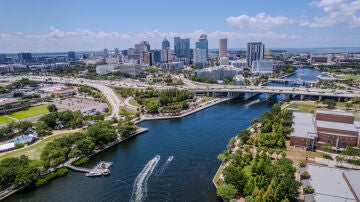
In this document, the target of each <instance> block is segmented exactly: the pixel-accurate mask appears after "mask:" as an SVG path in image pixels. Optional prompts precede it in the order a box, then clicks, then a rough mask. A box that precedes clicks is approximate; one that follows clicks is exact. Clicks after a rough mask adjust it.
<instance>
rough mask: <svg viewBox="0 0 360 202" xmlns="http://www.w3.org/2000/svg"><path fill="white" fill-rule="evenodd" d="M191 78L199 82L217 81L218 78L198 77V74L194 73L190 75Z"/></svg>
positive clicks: (212, 82)
mask: <svg viewBox="0 0 360 202" xmlns="http://www.w3.org/2000/svg"><path fill="white" fill-rule="evenodd" d="M190 79H191V80H193V81H197V82H202V83H211V84H214V83H217V80H216V79H213V78H210V77H198V76H196V75H193V76H191V77H190Z"/></svg>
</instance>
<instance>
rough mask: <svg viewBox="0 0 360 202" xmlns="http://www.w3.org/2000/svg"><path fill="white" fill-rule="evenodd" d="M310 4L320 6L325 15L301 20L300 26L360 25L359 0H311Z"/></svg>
mask: <svg viewBox="0 0 360 202" xmlns="http://www.w3.org/2000/svg"><path fill="white" fill-rule="evenodd" d="M310 6H314V7H318V8H321V9H322V10H323V11H324V12H325V13H326V15H325V16H323V17H314V18H313V19H312V20H302V21H301V22H300V25H301V26H309V27H332V26H346V27H353V28H356V27H360V17H359V15H358V12H359V11H360V0H321V1H313V2H311V3H310Z"/></svg>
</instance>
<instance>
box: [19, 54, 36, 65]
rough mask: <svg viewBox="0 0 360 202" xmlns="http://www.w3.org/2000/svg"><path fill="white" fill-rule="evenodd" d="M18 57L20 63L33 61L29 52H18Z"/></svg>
mask: <svg viewBox="0 0 360 202" xmlns="http://www.w3.org/2000/svg"><path fill="white" fill-rule="evenodd" d="M18 57H19V60H20V62H21V63H23V64H25V63H30V62H32V61H33V58H32V55H31V53H18Z"/></svg>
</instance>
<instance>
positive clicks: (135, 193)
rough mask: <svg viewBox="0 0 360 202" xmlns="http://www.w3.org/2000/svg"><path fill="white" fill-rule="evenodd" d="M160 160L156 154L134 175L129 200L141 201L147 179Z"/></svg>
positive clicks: (145, 189)
mask: <svg viewBox="0 0 360 202" xmlns="http://www.w3.org/2000/svg"><path fill="white" fill-rule="evenodd" d="M159 160H160V155H156V156H155V157H154V158H153V159H151V160H150V161H149V162H148V163H147V164H146V165H145V167H144V168H143V170H142V171H141V172H140V173H139V175H138V176H137V177H136V179H135V182H134V185H133V190H132V193H131V198H130V201H131V202H139V201H143V200H144V199H145V198H146V195H147V181H148V179H149V177H150V176H151V174H152V173H153V171H154V168H155V167H156V165H157V164H158V162H159Z"/></svg>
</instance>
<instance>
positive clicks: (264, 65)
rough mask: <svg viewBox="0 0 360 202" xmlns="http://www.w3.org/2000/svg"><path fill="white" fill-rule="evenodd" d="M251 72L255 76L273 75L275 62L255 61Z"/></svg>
mask: <svg viewBox="0 0 360 202" xmlns="http://www.w3.org/2000/svg"><path fill="white" fill-rule="evenodd" d="M251 72H252V73H254V74H271V73H273V61H267V60H254V61H253V62H252V65H251Z"/></svg>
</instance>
